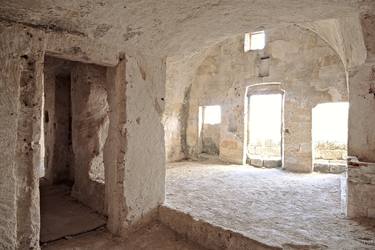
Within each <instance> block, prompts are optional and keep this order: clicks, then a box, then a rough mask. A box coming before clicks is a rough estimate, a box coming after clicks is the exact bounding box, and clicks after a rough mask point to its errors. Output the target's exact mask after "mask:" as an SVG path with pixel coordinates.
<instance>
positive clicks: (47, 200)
mask: <svg viewBox="0 0 375 250" xmlns="http://www.w3.org/2000/svg"><path fill="white" fill-rule="evenodd" d="M40 212H41V232H40V241H41V242H49V241H52V240H56V239H60V238H63V237H65V236H69V235H76V234H80V233H84V232H88V231H91V230H93V229H96V228H98V227H101V226H103V225H105V218H104V217H103V216H101V215H99V214H97V213H95V212H94V211H92V210H91V209H90V208H88V207H86V206H84V205H82V204H81V203H79V202H78V201H76V200H75V199H74V198H72V197H71V196H70V188H69V187H67V186H64V185H59V186H47V185H42V186H41V189H40Z"/></svg>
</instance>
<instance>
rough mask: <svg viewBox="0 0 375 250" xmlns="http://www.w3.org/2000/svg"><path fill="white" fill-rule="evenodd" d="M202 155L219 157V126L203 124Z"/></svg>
mask: <svg viewBox="0 0 375 250" xmlns="http://www.w3.org/2000/svg"><path fill="white" fill-rule="evenodd" d="M201 137H202V153H207V154H211V155H219V153H220V125H217V124H215V125H213V124H203V126H202V134H201Z"/></svg>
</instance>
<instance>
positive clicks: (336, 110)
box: [312, 102, 349, 173]
mask: <svg viewBox="0 0 375 250" xmlns="http://www.w3.org/2000/svg"><path fill="white" fill-rule="evenodd" d="M348 111H349V103H348V102H335V103H321V104H318V105H317V106H315V107H314V108H313V110H312V144H313V165H314V171H316V172H323V173H342V172H345V171H346V157H347V140H348Z"/></svg>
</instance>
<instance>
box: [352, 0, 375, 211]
mask: <svg viewBox="0 0 375 250" xmlns="http://www.w3.org/2000/svg"><path fill="white" fill-rule="evenodd" d="M360 8H361V14H360V20H361V25H362V31H363V36H364V37H363V38H364V42H365V46H366V49H367V58H366V62H365V63H364V64H362V65H360V66H356V67H353V68H351V69H349V70H348V75H349V101H350V108H349V127H348V128H349V131H348V133H349V135H348V155H349V156H351V157H349V160H348V179H347V192H348V193H347V211H346V212H347V215H348V216H349V217H360V216H361V217H362V216H364V217H375V198H374V197H375V129H374V124H375V112H374V111H375V26H374V25H375V3H373V1H363V2H362V5H361V6H360Z"/></svg>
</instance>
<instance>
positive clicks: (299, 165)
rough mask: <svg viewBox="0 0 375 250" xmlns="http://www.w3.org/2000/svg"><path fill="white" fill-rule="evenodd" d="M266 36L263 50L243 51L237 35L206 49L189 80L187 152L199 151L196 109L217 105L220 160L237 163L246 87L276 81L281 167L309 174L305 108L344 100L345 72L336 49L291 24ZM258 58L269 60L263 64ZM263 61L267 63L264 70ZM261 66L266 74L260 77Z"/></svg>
mask: <svg viewBox="0 0 375 250" xmlns="http://www.w3.org/2000/svg"><path fill="white" fill-rule="evenodd" d="M266 34H267V35H266V36H267V46H266V48H265V50H264V52H257V51H250V52H248V53H244V52H243V36H242V35H241V36H237V37H235V38H233V39H229V40H227V41H225V42H223V43H220V44H218V45H217V46H216V47H215V48H212V49H210V52H208V53H207V55H206V57H205V59H204V61H203V63H202V64H201V65H200V66H199V68H198V70H197V72H196V75H195V78H194V80H193V82H192V88H191V99H190V103H189V107H190V109H189V118H188V122H187V124H188V125H187V126H188V127H187V145H188V149H189V154H190V156H192V157H194V156H196V155H197V154H198V153H199V147H198V143H197V136H198V135H197V133H198V129H197V126H198V118H197V116H198V107H199V106H202V105H218V104H219V105H221V108H222V126H221V133H220V137H221V139H220V158H221V159H222V160H224V161H228V162H233V163H240V164H241V163H243V160H244V155H243V145H244V130H245V128H244V113H245V107H244V103H245V94H246V88H247V87H248V86H250V85H254V84H258V83H270V82H280V83H281V89H283V90H285V104H284V130H285V132H284V166H285V168H287V169H289V170H292V171H303V172H310V171H311V170H312V156H311V155H312V145H311V110H312V108H313V107H314V106H315V105H317V104H318V103H322V102H331V101H344V100H347V98H348V97H347V88H346V78H345V71H344V68H343V65H342V62H341V61H340V58H339V57H338V55H337V54H336V52H335V51H333V50H332V49H331V48H330V47H329V45H327V44H326V43H325V42H324V41H323V40H322V39H320V38H319V37H318V36H317V35H316V34H314V33H312V32H310V31H307V30H304V29H301V28H299V27H297V26H294V25H292V26H287V27H284V28H279V29H275V30H267V31H266ZM261 57H269V59H266V61H267V62H264V61H263V60H261ZM261 61H263V62H261ZM265 64H269V68H268V70H267V65H266V66H264V65H265ZM264 67H265V68H266V71H268V72H267V73H268V76H264V77H260V76H259V74H261V73H262V72H260V71H261V68H262V70H263V69H264ZM262 74H263V73H262Z"/></svg>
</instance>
